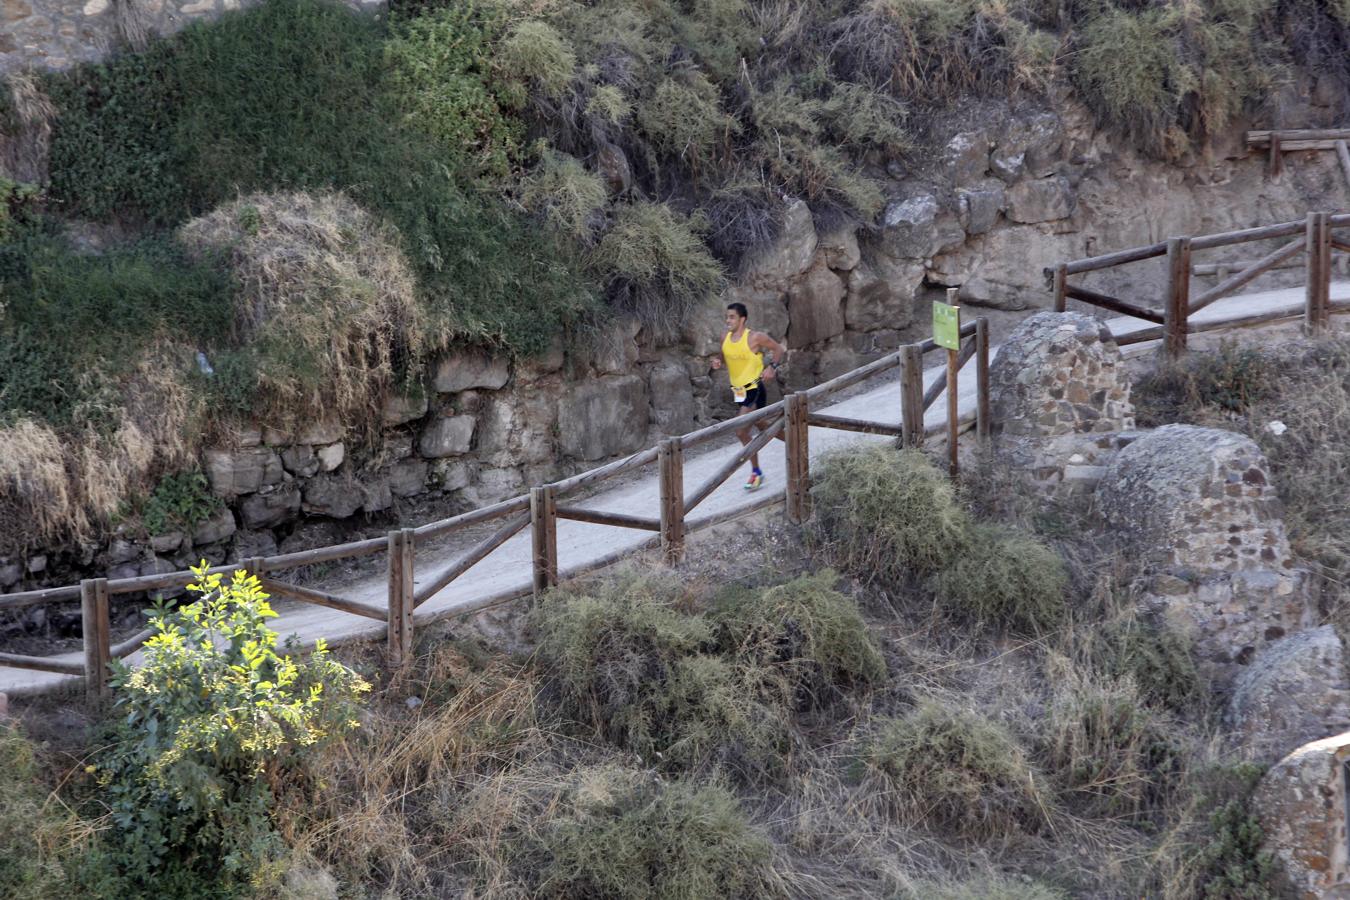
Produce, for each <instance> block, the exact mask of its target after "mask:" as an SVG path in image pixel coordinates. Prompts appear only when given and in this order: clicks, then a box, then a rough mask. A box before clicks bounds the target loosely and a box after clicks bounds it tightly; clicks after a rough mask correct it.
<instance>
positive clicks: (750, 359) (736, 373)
mask: <svg viewBox="0 0 1350 900" xmlns="http://www.w3.org/2000/svg"><path fill="white" fill-rule="evenodd" d="M722 359H724V360H726V364H727V375H728V377H730V378H731V386H732V387H733V388H743V389H745V390H749V389H750V388H752V387H754V386H755V385H757V384H759V375H760V373H761V372H763V371H764V360H763V359H761V358H760V355H759V354H758V353H756V352H755V351H753V350H751V349H750V329H749V328H747V329H745V330H744V331H742V332H741V339H740V340H739V341H733V340H732V339H731V332H730V331H728V332H727V336H726V337H724V338H722Z"/></svg>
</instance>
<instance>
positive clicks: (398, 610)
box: [388, 528, 415, 668]
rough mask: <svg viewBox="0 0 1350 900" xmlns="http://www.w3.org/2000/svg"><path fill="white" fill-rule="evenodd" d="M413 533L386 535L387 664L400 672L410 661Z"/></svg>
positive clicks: (406, 530) (413, 586) (393, 532)
mask: <svg viewBox="0 0 1350 900" xmlns="http://www.w3.org/2000/svg"><path fill="white" fill-rule="evenodd" d="M413 551H414V547H413V530H412V529H410V528H404V529H402V530H401V531H391V532H389V619H388V621H389V664H390V665H391V666H393V667H394V668H400V667H402V666H403V665H405V664H406V663H408V662H409V661H410V660H411V659H412V643H413V605H414V600H413V595H414V594H415V583H414V580H413V577H414V576H413V559H414V557H413Z"/></svg>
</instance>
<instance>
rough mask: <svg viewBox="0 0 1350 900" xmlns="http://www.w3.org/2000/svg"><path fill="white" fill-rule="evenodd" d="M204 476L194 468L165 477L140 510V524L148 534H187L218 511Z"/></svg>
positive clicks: (218, 504) (215, 500)
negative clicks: (174, 532)
mask: <svg viewBox="0 0 1350 900" xmlns="http://www.w3.org/2000/svg"><path fill="white" fill-rule="evenodd" d="M220 507H221V500H220V498H219V497H217V496H216V495H215V494H213V493H211V486H210V485H209V484H208V483H207V481H206V476H205V475H203V474H202V472H201V471H200V470H198V469H193V470H189V471H184V472H175V473H173V474H171V475H165V476H164V477H163V478H161V479H160V480H159V484H157V485H155V489H154V490H153V491H152V492H151V493H150V496H149V497H147V498H146V501H145V505H144V506H142V507H141V510H140V515H141V524H142V525H144V526H145V530H146V531H148V532H149V533H150V534H152V535H154V534H167V533H169V532H171V531H191V530H192V529H193V528H195V527H196V526H197V525H198V524H200V523H201V522H203V521H205V520H206V519H207V518H209V517H210V516H211V514H212V513H214V512H215V511H216V510H218V509H220Z"/></svg>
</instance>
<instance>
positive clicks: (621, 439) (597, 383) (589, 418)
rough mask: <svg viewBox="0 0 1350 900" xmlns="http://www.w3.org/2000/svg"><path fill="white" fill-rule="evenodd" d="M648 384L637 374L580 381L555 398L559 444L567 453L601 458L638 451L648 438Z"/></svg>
mask: <svg viewBox="0 0 1350 900" xmlns="http://www.w3.org/2000/svg"><path fill="white" fill-rule="evenodd" d="M647 420H648V412H647V386H646V383H645V382H644V381H643V380H642V379H641V378H639V377H637V376H636V375H610V376H606V377H603V378H596V379H591V380H588V381H583V382H581V383H579V384H576V385H574V386H573V387H572V389H571V390H570V391H568V392H567V394H565V395H564V396H563V398H562V399H561V400H559V401H558V426H559V435H558V437H559V444H560V446H561V449H562V452H563V454H564V455H566V456H571V457H574V458H577V459H582V460H596V459H604V458H605V457H607V456H614V455H616V454H619V453H632V452H633V451H635V450H640V449H641V448H642V447H643V445H644V444H645V443H646V440H647Z"/></svg>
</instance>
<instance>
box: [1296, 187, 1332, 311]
mask: <svg viewBox="0 0 1350 900" xmlns="http://www.w3.org/2000/svg"><path fill="white" fill-rule="evenodd" d="M1330 219H1331V217H1330V216H1329V215H1328V214H1327V213H1324V212H1310V213H1308V226H1307V240H1308V245H1307V266H1308V268H1307V276H1308V286H1307V289H1306V290H1307V304H1306V305H1305V307H1304V310H1303V324H1304V327H1305V328H1306V329H1307V331H1308V333H1309V334H1320V333H1321V332H1322V331H1323V330H1325V329H1326V327H1327V326H1328V325H1329V324H1330V320H1331V221H1330Z"/></svg>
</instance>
